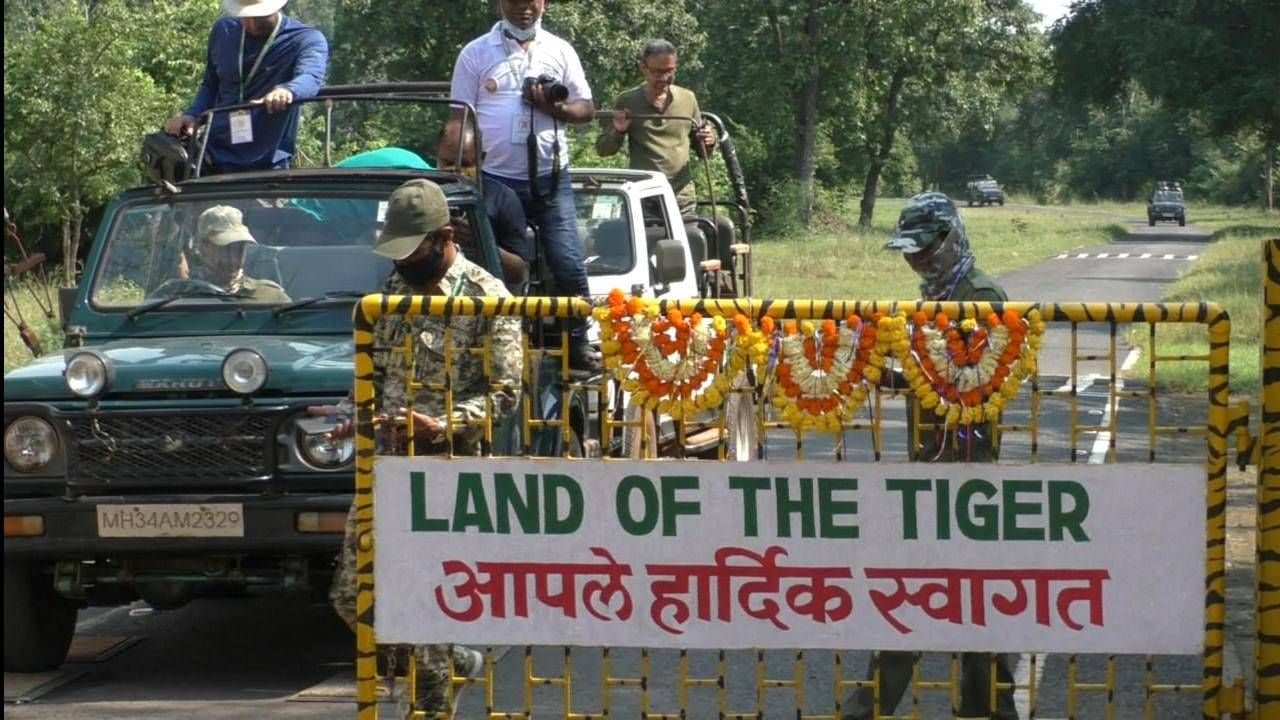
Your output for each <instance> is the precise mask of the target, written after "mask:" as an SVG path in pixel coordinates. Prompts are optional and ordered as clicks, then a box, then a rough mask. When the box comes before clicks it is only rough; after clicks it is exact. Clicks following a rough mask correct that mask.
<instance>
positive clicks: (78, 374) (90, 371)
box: [64, 352, 111, 399]
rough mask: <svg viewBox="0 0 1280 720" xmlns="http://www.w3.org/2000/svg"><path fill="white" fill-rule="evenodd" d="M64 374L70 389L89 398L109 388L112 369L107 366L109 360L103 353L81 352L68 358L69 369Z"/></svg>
mask: <svg viewBox="0 0 1280 720" xmlns="http://www.w3.org/2000/svg"><path fill="white" fill-rule="evenodd" d="M64 376H65V377H66V380H67V389H68V390H70V391H71V392H73V393H75V394H76V395H78V396H80V397H82V398H85V399H89V398H95V397H97V396H99V395H101V394H102V393H103V392H104V391H105V390H106V389H107V385H108V381H109V380H110V378H111V371H110V368H108V367H107V361H106V360H105V359H103V357H102V356H101V355H98V354H97V353H91V352H80V353H76V354H75V355H72V356H71V359H70V360H67V370H66V373H65V374H64Z"/></svg>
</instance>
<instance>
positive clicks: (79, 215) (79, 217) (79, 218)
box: [67, 199, 84, 287]
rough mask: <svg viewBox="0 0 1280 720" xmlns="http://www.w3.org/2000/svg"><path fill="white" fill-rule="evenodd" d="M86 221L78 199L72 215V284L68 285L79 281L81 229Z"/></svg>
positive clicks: (72, 284) (73, 284)
mask: <svg viewBox="0 0 1280 720" xmlns="http://www.w3.org/2000/svg"><path fill="white" fill-rule="evenodd" d="M83 222H84V213H83V212H82V211H81V210H80V202H79V200H78V199H77V201H76V204H75V210H74V211H73V213H72V215H71V262H70V266H71V284H70V285H68V286H67V287H75V286H76V284H77V283H78V282H79V280H80V278H79V272H78V269H79V258H80V230H81V225H82V223H83Z"/></svg>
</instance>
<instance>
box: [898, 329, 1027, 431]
mask: <svg viewBox="0 0 1280 720" xmlns="http://www.w3.org/2000/svg"><path fill="white" fill-rule="evenodd" d="M1043 334H1044V321H1043V320H1041V319H1040V311H1039V310H1032V311H1031V312H1030V313H1028V314H1027V317H1026V318H1023V317H1022V316H1020V315H1019V314H1018V313H1016V312H1014V311H1013V310H1006V311H1005V312H1004V316H1003V317H1001V316H1000V315H997V314H995V313H991V314H989V315H988V316H987V319H986V323H985V325H980V324H979V323H978V321H976V320H974V319H972V318H968V319H965V320H962V321H960V322H958V323H957V322H955V321H953V320H952V319H951V318H949V317H947V314H946V313H938V314H937V315H935V316H934V317H933V318H932V321H931V320H930V318H929V317H928V316H927V315H925V314H924V313H923V312H917V313H916V314H915V315H913V316H912V322H911V340H910V350H909V351H908V352H900V353H898V357H899V360H901V362H902V374H903V376H904V377H906V380H907V383H908V384H909V385H910V386H911V390H912V392H913V393H914V394H915V396H916V397H917V398H919V400H920V405H921V407H923V408H924V409H925V410H926V411H928V410H932V411H933V412H934V414H935V415H937V417H938V422H940V423H943V424H945V425H946V426H947V427H955V426H959V425H972V424H974V423H981V422H986V421H988V420H993V419H995V418H997V417H998V416H999V415H1000V411H1001V410H1003V409H1004V406H1005V404H1007V403H1008V402H1009V401H1010V400H1012V399H1013V397H1014V396H1015V395H1017V394H1018V386H1019V385H1021V384H1022V381H1023V380H1024V379H1026V377H1027V376H1028V375H1031V374H1033V373H1034V372H1035V370H1036V359H1037V355H1038V354H1039V351H1040V343H1041V336H1042V335H1043Z"/></svg>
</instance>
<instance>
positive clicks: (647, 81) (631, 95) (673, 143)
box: [596, 40, 716, 217]
mask: <svg viewBox="0 0 1280 720" xmlns="http://www.w3.org/2000/svg"><path fill="white" fill-rule="evenodd" d="M676 65H677V63H676V49H675V46H673V45H672V44H671V43H669V42H667V41H666V40H650V41H649V42H647V43H645V47H644V53H643V55H642V56H641V58H640V70H641V72H643V73H644V83H643V84H642V85H640V86H639V87H635V88H632V89H630V90H628V91H626V92H624V93H622V94H621V95H619V96H618V99H617V100H615V101H614V103H613V118H612V121H611V122H605V123H604V126H603V128H602V132H601V133H600V138H599V139H598V140H597V141H596V153H597V154H599V155H600V156H601V157H608V156H610V155H613V154H614V153H616V152H618V150H620V149H622V143H623V140H624V139H625V140H626V143H627V151H628V153H629V155H630V163H629V166H630V167H631V168H632V169H633V170H654V171H657V172H660V173H662V174H663V175H666V176H667V180H668V181H670V182H671V189H672V190H674V191H675V193H676V198H677V199H678V200H679V202H680V214H681V215H682V216H684V217H692V216H694V215H695V214H696V211H697V195H696V191H695V188H694V184H693V169H692V167H691V164H690V161H689V150H690V148H691V146H693V145H694V143H695V142H696V143H700V144H701V146H702V149H703V151H704V152H709V151H710V150H711V148H712V147H714V146H715V142H716V138H715V133H714V132H712V130H711V128H710V126H707V125H703V124H702V122H701V121H702V112H701V111H700V110H699V109H698V98H697V96H696V95H694V94H693V91H692V90H689V89H687V88H682V87H679V86H678V85H676V84H675V79H676ZM637 115H669V116H671V117H672V118H673V119H672V120H662V119H647V120H639V119H633V116H637ZM674 118H693V119H695V120H697V121H698V123H697V126H696V127H695V126H694V125H691V124H690V123H689V122H687V121H685V120H679V119H674Z"/></svg>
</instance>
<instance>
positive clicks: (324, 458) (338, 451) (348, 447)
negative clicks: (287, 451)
mask: <svg viewBox="0 0 1280 720" xmlns="http://www.w3.org/2000/svg"><path fill="white" fill-rule="evenodd" d="M298 449H299V450H300V451H301V454H302V459H303V460H305V461H306V463H307V464H308V465H311V466H312V467H314V468H316V469H319V470H336V469H337V468H340V467H342V466H344V465H346V464H347V463H350V462H351V458H352V457H353V456H355V454H356V441H355V438H354V437H352V436H347V437H344V438H331V437H329V436H328V435H327V434H325V433H306V432H303V431H302V430H299V431H298Z"/></svg>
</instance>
